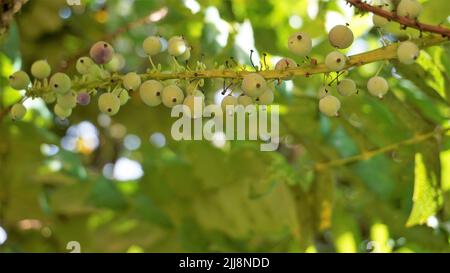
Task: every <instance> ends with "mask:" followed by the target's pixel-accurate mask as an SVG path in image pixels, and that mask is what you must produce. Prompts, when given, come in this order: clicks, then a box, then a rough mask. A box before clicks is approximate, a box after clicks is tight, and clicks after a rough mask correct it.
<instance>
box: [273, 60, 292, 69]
mask: <svg viewBox="0 0 450 273" xmlns="http://www.w3.org/2000/svg"><path fill="white" fill-rule="evenodd" d="M295 67H297V63H296V62H295V61H294V60H292V59H291V58H283V59H281V60H279V61H278V62H277V64H276V65H275V69H276V70H286V69H288V68H295Z"/></svg>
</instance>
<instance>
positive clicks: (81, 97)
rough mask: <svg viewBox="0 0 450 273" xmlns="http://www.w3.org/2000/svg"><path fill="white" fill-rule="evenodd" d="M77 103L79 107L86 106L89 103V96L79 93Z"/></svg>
mask: <svg viewBox="0 0 450 273" xmlns="http://www.w3.org/2000/svg"><path fill="white" fill-rule="evenodd" d="M77 102H78V104H79V105H88V104H89V103H90V102H91V96H90V95H89V94H88V93H86V92H80V93H78V96H77Z"/></svg>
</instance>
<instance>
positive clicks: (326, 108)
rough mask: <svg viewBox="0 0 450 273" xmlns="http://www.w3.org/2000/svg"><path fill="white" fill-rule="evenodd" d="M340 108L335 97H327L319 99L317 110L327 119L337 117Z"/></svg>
mask: <svg viewBox="0 0 450 273" xmlns="http://www.w3.org/2000/svg"><path fill="white" fill-rule="evenodd" d="M340 108H341V102H340V101H339V100H338V98H336V97H335V96H332V95H328V96H325V97H323V98H322V99H320V101H319V110H320V112H322V113H323V114H325V115H327V116H329V117H335V116H338V111H339V109H340Z"/></svg>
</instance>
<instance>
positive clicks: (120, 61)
mask: <svg viewBox="0 0 450 273" xmlns="http://www.w3.org/2000/svg"><path fill="white" fill-rule="evenodd" d="M124 67H125V58H124V57H123V56H122V55H121V54H117V53H116V54H114V56H113V57H112V59H111V61H109V63H107V64H106V65H105V68H106V69H108V71H110V72H117V71H120V70H122V69H123V68H124Z"/></svg>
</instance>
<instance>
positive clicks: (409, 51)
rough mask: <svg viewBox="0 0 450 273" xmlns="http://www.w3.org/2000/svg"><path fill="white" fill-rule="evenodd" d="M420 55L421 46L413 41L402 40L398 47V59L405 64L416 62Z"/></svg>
mask: <svg viewBox="0 0 450 273" xmlns="http://www.w3.org/2000/svg"><path fill="white" fill-rule="evenodd" d="M419 55H420V50H419V47H418V46H417V45H416V44H415V43H413V42H411V41H405V42H402V43H400V45H399V46H398V48H397V57H398V60H399V61H400V62H401V63H404V64H412V63H414V62H415V61H416V60H417V58H418V57H419Z"/></svg>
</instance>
